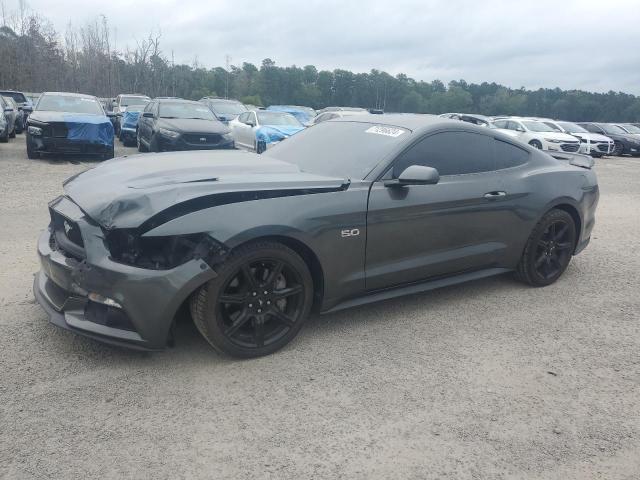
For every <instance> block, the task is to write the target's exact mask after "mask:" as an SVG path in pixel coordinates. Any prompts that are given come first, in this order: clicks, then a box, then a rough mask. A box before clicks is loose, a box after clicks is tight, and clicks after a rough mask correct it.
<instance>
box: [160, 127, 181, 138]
mask: <svg viewBox="0 0 640 480" xmlns="http://www.w3.org/2000/svg"><path fill="white" fill-rule="evenodd" d="M158 133H159V134H160V135H164V136H165V137H169V138H178V137H179V136H180V134H179V133H178V132H174V131H173V130H167V129H166V128H159V129H158Z"/></svg>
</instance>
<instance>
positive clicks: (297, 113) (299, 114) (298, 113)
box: [267, 105, 313, 123]
mask: <svg viewBox="0 0 640 480" xmlns="http://www.w3.org/2000/svg"><path fill="white" fill-rule="evenodd" d="M267 110H271V111H272V112H285V113H290V114H291V115H293V116H294V117H296V118H297V119H298V121H299V122H300V123H309V122H310V121H311V120H312V119H313V117H312V116H311V115H309V114H308V113H307V112H305V111H304V110H299V109H297V108H294V107H289V106H287V105H271V106H269V107H267Z"/></svg>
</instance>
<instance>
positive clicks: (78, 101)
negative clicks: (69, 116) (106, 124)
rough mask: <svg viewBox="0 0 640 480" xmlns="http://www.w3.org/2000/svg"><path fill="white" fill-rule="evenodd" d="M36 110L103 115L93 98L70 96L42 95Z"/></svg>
mask: <svg viewBox="0 0 640 480" xmlns="http://www.w3.org/2000/svg"><path fill="white" fill-rule="evenodd" d="M36 110H45V111H50V112H70V113H87V114H89V115H104V111H103V110H102V106H100V103H98V101H97V100H96V99H95V98H87V97H75V96H71V95H44V96H42V97H40V101H39V102H38V107H37V108H36Z"/></svg>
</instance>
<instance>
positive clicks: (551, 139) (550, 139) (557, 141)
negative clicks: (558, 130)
mask: <svg viewBox="0 0 640 480" xmlns="http://www.w3.org/2000/svg"><path fill="white" fill-rule="evenodd" d="M544 141H545V142H549V143H562V142H564V140H556V139H555V138H545V139H544Z"/></svg>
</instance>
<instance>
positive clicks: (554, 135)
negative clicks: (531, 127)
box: [529, 132, 578, 142]
mask: <svg viewBox="0 0 640 480" xmlns="http://www.w3.org/2000/svg"><path fill="white" fill-rule="evenodd" d="M529 133H532V134H534V135H539V136H541V137H542V138H545V139H546V138H548V139H551V140H560V141H561V142H576V141H578V139H577V138H576V137H574V136H573V135H569V134H568V133H560V132H529Z"/></svg>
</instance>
